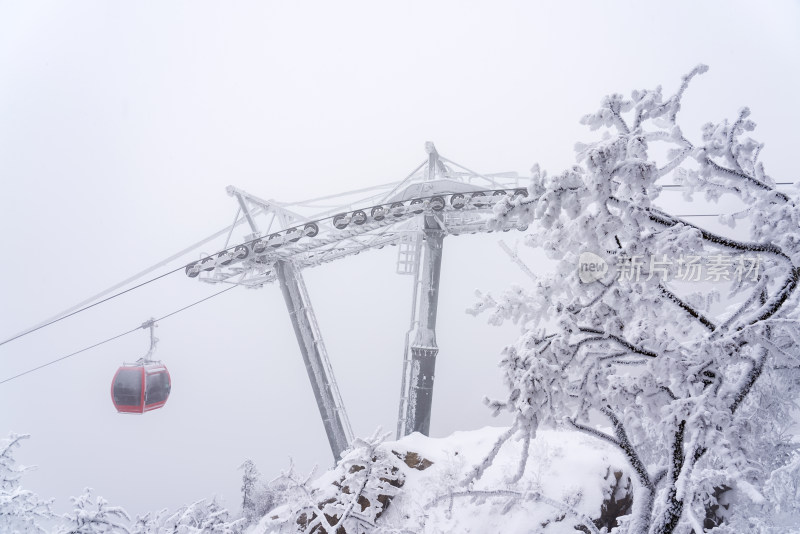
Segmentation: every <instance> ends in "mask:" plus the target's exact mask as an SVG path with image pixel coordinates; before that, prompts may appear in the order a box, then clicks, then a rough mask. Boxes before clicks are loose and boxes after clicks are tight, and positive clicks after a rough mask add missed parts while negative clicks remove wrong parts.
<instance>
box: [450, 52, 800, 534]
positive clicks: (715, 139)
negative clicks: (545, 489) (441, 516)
mask: <svg viewBox="0 0 800 534" xmlns="http://www.w3.org/2000/svg"><path fill="white" fill-rule="evenodd" d="M706 70H707V68H706V67H705V66H699V67H697V68H695V69H694V70H692V71H691V72H690V73H689V74H688V75H687V76H685V77H684V78H683V80H682V84H681V86H680V88H679V90H678V91H677V92H676V93H675V94H674V95H673V96H671V97H668V98H666V97H664V96H663V95H662V91H661V88H660V87H659V88H656V89H654V90H638V91H633V92H632V94H631V97H630V98H625V97H623V96H622V95H619V94H614V95H611V96H608V97H606V98H605V99H604V100H603V101H602V107H601V108H600V110H599V111H597V112H596V113H594V114H590V115H587V116H585V117H584V118H583V119H582V123H584V124H586V125H587V126H589V127H590V128H591V129H592V130H598V129H602V131H603V135H602V137H601V138H599V139H598V140H595V141H594V142H591V143H587V144H578V145H577V146H576V152H577V164H576V165H575V166H574V167H572V168H571V169H569V170H567V171H565V172H563V173H561V174H559V175H555V176H550V175H548V174H547V173H546V172H545V171H543V170H541V169H540V168H539V167H538V165H537V166H535V167H534V168H533V170H532V182H531V184H530V186H529V189H528V193H529V194H528V196H527V197H520V198H517V199H514V200H510V201H508V200H505V201H503V202H502V203H501V204H499V205H497V206H496V208H495V221H496V222H501V221H503V220H505V219H507V218H509V217H519V218H520V219H521V224H528V225H530V227H531V228H532V231H531V233H530V234H529V235H527V236H526V243H527V244H529V245H531V246H534V247H539V248H542V249H544V251H545V252H546V253H547V254H548V256H549V257H550V258H552V259H553V260H555V261H556V262H557V267H556V269H555V272H553V273H552V274H549V275H541V276H538V277H537V279H536V280H534V281H533V283H532V285H531V287H527V288H520V287H515V288H512V289H511V290H509V291H508V292H506V293H505V294H503V295H502V296H499V297H496V298H495V297H492V296H491V295H480V296H479V302H478V303H477V304H476V306H475V309H474V312H475V313H479V312H487V313H489V314H490V322H493V323H501V322H503V321H506V320H512V321H518V322H520V323H521V324H522V325H523V334H522V336H521V337H520V338H519V340H518V341H517V342H516V343H514V344H513V345H510V346H508V347H507V348H506V349H505V350H504V354H503V359H502V362H501V369H502V373H503V375H504V380H505V383H506V385H507V387H508V391H509V393H508V396H507V398H505V399H503V400H498V401H487V402H488V403H489V405H490V407H491V408H492V409H494V410H496V411H498V412H499V411H501V410H507V411H509V412H511V413H512V414H514V416H515V422H514V426H513V428H512V430H511V431H509V432H508V433H506V434H505V435H504V436H503V438H501V441H500V442H499V443H498V444H497V447H495V449H494V450H493V453H492V454H490V455H489V457H488V458H487V459H486V461H485V462H484V463H483V464H481V465H478V466H476V468H475V470H474V471H473V473H472V475H471V476H470V477H469V479H468V480H466V481H465V484H471V483H472V482H473V481H475V480H476V479H478V478H480V477H481V476H482V474H483V472H484V471H485V470H486V469H488V468H490V467H491V462H492V455H493V454H496V453H497V450H499V448H500V447H502V445H503V443H504V441H505V440H508V439H512V438H520V439H526V440H527V439H531V438H532V437H533V436H535V433H536V429H537V427H539V425H552V426H566V427H569V428H573V429H577V430H579V431H581V432H584V433H586V434H588V435H590V436H593V437H595V438H597V439H599V440H602V441H604V442H606V443H609V444H611V445H613V446H614V447H615V448H618V449H619V450H620V451H621V452H622V453H623V454H624V455H625V457H626V458H627V461H628V463H629V464H630V467H631V469H632V472H633V473H635V474H636V480H635V485H636V488H635V495H634V503H633V511H632V513H631V514H630V515H628V516H626V517H625V518H624V519H623V520H622V524H621V526H620V527H619V530H617V532H625V533H636V534H639V533H651V534H668V533H672V532H681V533H688V532H691V531H694V532H697V533H700V532H707V531H708V529H711V528H716V530H714V532H758V531H767V530H769V529H771V528H772V529H777V530H770V532H772V531H776V532H777V531H781V532H788V531H789V529H790V528H791V527H790V526H794V525H798V524H800V516H798V510H797V505H796V503H797V502H798V501H797V497H798V493H797V491H798V490H797V488H798V471H800V470H799V469H798V464H800V462H798V460H797V452H795V450H796V448H797V445H796V444H795V442H793V441H792V439H791V438H792V435H791V427H792V425H793V424H794V420H795V416H796V411H795V410H796V408H795V406H794V404H793V402H794V400H795V399H796V398H797V396H798V391H800V388H798V385H799V384H800V349H799V348H798V347H799V346H800V322H798V320H799V319H800V314H799V313H798V308H797V304H798V296H797V291H796V288H797V285H798V281H800V200H799V199H798V195H797V194H796V193H794V192H792V193H790V192H789V190H788V189H782V188H779V187H778V185H776V182H775V181H774V180H773V179H772V178H771V177H770V176H769V175H768V174H767V173H766V171H765V169H764V166H763V164H762V163H761V162H760V161H759V154H760V152H761V149H762V144H760V143H759V142H757V141H755V140H753V139H752V138H750V137H748V136H747V135H746V133H747V132H750V131H752V130H753V129H754V127H755V123H754V122H753V121H751V120H750V118H749V116H750V111H749V110H748V109H747V108H743V109H741V110H740V111H739V112H738V115H737V116H736V118H735V119H734V120H732V121H727V120H724V121H721V122H718V123H709V124H706V125H705V126H703V128H702V132H700V135H699V136H696V137H693V136H691V135H688V134H686V135H685V134H684V132H683V131H682V129H681V128H680V126H679V125H678V122H677V118H678V114H679V111H680V109H681V100H682V98H683V95H684V92H685V90H686V88H687V86H688V84H689V82H690V80H691V79H692V78H694V77H695V76H696V75H699V74H702V73H703V72H705V71H706ZM784 181H785V180H784ZM664 186H670V187H671V188H672V189H665V187H664ZM676 186H679V187H680V189H682V190H683V193H684V197H685V198H686V199H688V200H690V199H691V198H692V196H693V195H694V194H696V193H702V194H704V195H705V198H706V199H707V200H708V201H719V200H722V201H723V202H721V203H720V204H719V206H720V208H719V209H720V211H730V210H733V211H735V212H734V213H732V214H730V215H728V214H725V215H722V216H720V217H719V221H720V222H721V223H723V224H725V225H727V226H728V227H729V228H723V229H722V230H719V229H717V230H712V229H710V228H709V225H708V223H707V221H709V219H700V221H701V222H702V223H705V224H698V222H697V221H698V219H693V218H689V217H682V216H679V215H677V214H676V213H680V212H681V211H682V210H679V211H677V212H676V210H675V205H674V202H673V203H672V205H670V202H669V201H665V200H664V195H662V193H663V192H664V191H665V190H673V191H674V190H675V188H676ZM748 230H749V232H748ZM748 233H749V235H748ZM719 290H725V291H726V292H727V293H726V294H725V295H724V296H723V297H721V298H720V295H719V293H720V291H719ZM723 306H724V309H722V308H723ZM525 460H526V458H523V459H522V461H523V462H524V461H525ZM520 472H521V471H520ZM718 524H720V525H719V526H717V525H718ZM795 528H797V527H795ZM704 529H706V530H704Z"/></svg>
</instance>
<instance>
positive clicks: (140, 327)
mask: <svg viewBox="0 0 800 534" xmlns="http://www.w3.org/2000/svg"><path fill="white" fill-rule="evenodd" d="M168 274H169V273H168ZM236 287H237V286H235V285H234V286H230V287H227V288H225V289H223V290H222V291H217V292H216V293H213V294H211V295H209V296H207V297H205V298H202V299H200V300H198V301H196V302H193V303H191V304H189V305H188V306H184V307H183V308H180V309H178V310H175V311H173V312H171V313H168V314H167V315H164V316H163V317H159V318H158V319H155V321H156V322H158V321H162V320H164V319H166V318H168V317H172V316H173V315H175V314H177V313H180V312H182V311H184V310H187V309H189V308H191V307H192V306H196V305H198V304H200V303H201V302H205V301H207V300H208V299H211V298H214V297H216V296H218V295H221V294H223V293H225V292H227V291H230V290H231V289H234V288H236ZM76 313H77V312H76ZM141 329H142V325H139V326H137V327H136V328H134V329H132V330H128V331H127V332H123V333H121V334H117V335H116V336H113V337H110V338H108V339H106V340H103V341H100V342H99V343H95V344H94V345H90V346H88V347H85V348H82V349H81V350H77V351H75V352H73V353H70V354H67V355H66V356H62V357H60V358H56V359H55V360H52V361H49V362H47V363H44V364H42V365H40V366H38V367H34V368H33V369H28V370H27V371H23V372H22V373H19V374H18V375H14V376H12V377H10V378H6V379H5V380H0V385H2V384H5V383H6V382H11V381H12V380H14V379H16V378H19V377H21V376H25V375H27V374H30V373H32V372H34V371H38V370H39V369H43V368H45V367H48V366H50V365H53V364H54V363H58V362H60V361H62V360H66V359H67V358H71V357H72V356H76V355H78V354H80V353H82V352H86V351H87V350H90V349H93V348H95V347H99V346H100V345H104V344H106V343H109V342H110V341H114V340H115V339H119V338H121V337H123V336H127V335H128V334H132V333H134V332H138V331H139V330H141Z"/></svg>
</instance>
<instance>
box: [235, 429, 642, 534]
mask: <svg viewBox="0 0 800 534" xmlns="http://www.w3.org/2000/svg"><path fill="white" fill-rule="evenodd" d="M506 430H507V429H505V428H498V427H485V428H482V429H480V430H474V431H469V432H455V433H453V434H451V435H450V436H448V437H445V438H430V437H426V436H423V435H421V434H418V433H415V434H412V435H410V436H407V437H405V438H403V439H401V440H399V441H387V442H383V443H381V444H379V445H378V446H377V447H376V451H375V452H374V453H373V454H372V455H371V456H372V457H373V458H379V460H378V462H380V461H381V460H380V458H385V459H387V461H388V462H389V463H390V464H391V465H392V466H394V467H398V468H399V471H400V473H398V474H397V475H396V477H397V478H398V479H401V480H404V483H403V484H402V487H401V488H400V491H399V492H398V493H397V495H396V496H395V497H394V498H393V499H391V502H390V503H389V505H388V506H387V507H386V509H385V510H384V512H383V513H382V514H380V516H379V517H378V519H377V521H376V522H375V526H376V527H378V528H377V532H463V533H468V532H474V533H482V532H497V531H498V530H499V529H500V528H501V527H500V523H502V531H503V532H504V533H507V534H513V533H517V532H519V533H522V532H525V533H527V532H532V531H535V532H547V533H554V532H570V533H574V532H576V530H575V527H576V526H578V525H581V524H584V525H585V524H586V523H587V522H588V521H589V520H590V519H597V518H598V517H600V511H601V504H602V503H603V501H604V500H605V499H606V498H607V497H608V496H609V495H610V493H611V491H612V488H613V487H614V486H615V483H616V479H615V476H614V472H615V471H616V472H622V473H623V475H622V482H621V484H620V485H619V486H620V488H623V487H624V486H625V483H626V482H627V481H628V477H627V475H625V474H624V473H625V470H626V464H625V461H624V459H623V458H622V457H621V455H620V454H619V453H617V452H616V451H614V450H612V449H611V448H607V447H605V446H604V445H603V444H602V443H600V442H599V441H597V440H592V439H591V438H589V437H587V436H586V435H583V434H579V433H575V432H568V431H554V430H541V431H539V432H538V434H537V436H536V438H535V439H533V440H531V442H530V447H529V457H528V462H527V466H526V469H525V472H524V474H523V476H522V477H521V478H520V479H519V481H517V482H510V479H512V478H513V477H514V476H515V474H516V473H517V470H518V468H519V465H520V459H521V457H522V452H523V450H522V447H523V441H521V440H520V441H514V440H512V441H510V442H508V443H506V444H505V445H504V446H503V447H502V448H501V450H500V452H499V454H498V455H497V457H496V458H495V460H494V462H493V464H492V465H491V466H490V467H489V468H488V469H487V470H486V471H485V473H484V474H483V476H482V477H481V478H480V479H479V480H477V481H474V482H473V483H472V484H469V483H467V484H466V485H465V484H464V481H465V480H467V479H469V478H470V473H471V472H473V470H474V468H475V466H476V465H478V464H480V463H481V462H482V461H483V459H484V458H485V457H486V456H487V454H489V452H490V451H491V450H492V447H493V446H494V444H495V442H496V441H497V439H498V438H499V437H500V436H501V435H502V434H503V433H504V432H505V431H506ZM359 452H360V451H359V450H358V449H356V450H353V451H351V452H350V453H349V454H347V455H346V456H345V458H344V459H343V461H342V462H340V464H339V465H338V466H337V467H336V468H335V469H333V470H331V471H329V472H327V473H325V474H323V475H322V476H321V477H319V478H318V479H316V480H315V481H314V482H311V483H309V484H308V488H307V489H308V490H310V492H309V494H310V495H311V496H312V500H314V501H315V502H322V501H324V500H326V499H331V498H333V497H332V496H333V495H334V494H339V496H340V497H341V496H342V493H344V494H345V495H344V496H345V497H348V496H352V495H353V494H352V493H349V492H348V491H345V492H342V491H341V490H340V488H338V487H337V486H336V484H337V483H340V482H341V480H342V477H343V476H344V474H345V472H347V465H349V464H348V459H351V458H352V457H355V456H357V455H358V454H359ZM428 462H430V463H428ZM351 470H352V469H351ZM343 486H344V487H346V485H344V484H343ZM620 496H621V495H620V492H618V494H617V497H620ZM346 500H347V498H345V499H344V501H345V502H346ZM300 506H301V503H299V502H290V503H288V504H285V505H283V506H281V507H279V508H277V509H275V510H273V511H271V512H270V513H269V514H267V516H266V517H264V519H263V520H262V521H261V522H260V523H259V524H257V525H255V526H253V527H252V528H251V529H250V531H249V532H250V534H261V533H264V534H267V533H277V532H282V530H281V525H283V528H285V529H287V531H288V530H290V529H291V528H295V527H296V524H294V523H295V521H296V519H297V517H298V511H299V509H300ZM356 509H358V507H356ZM334 523H335V521H334ZM324 526H325V525H324V523H323V527H324ZM593 529H594V525H591V526H590V527H588V530H587V531H589V532H593V531H595V530H593ZM353 531H356V530H353ZM347 532H351V530H350V529H349V528H348V530H347Z"/></svg>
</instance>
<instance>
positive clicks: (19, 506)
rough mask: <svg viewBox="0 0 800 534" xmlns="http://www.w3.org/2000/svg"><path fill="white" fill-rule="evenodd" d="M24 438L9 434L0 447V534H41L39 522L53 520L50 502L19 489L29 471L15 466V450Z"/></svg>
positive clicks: (41, 529) (25, 437) (26, 436)
mask: <svg viewBox="0 0 800 534" xmlns="http://www.w3.org/2000/svg"><path fill="white" fill-rule="evenodd" d="M29 437H30V436H28V435H27V434H23V435H20V434H13V433H12V434H11V435H9V437H8V439H6V440H4V441H3V442H2V443H0V532H4V533H8V534H34V533H40V532H41V533H43V532H45V529H44V528H43V527H42V526H41V522H42V521H46V520H48V519H51V518H52V517H53V512H52V510H51V508H50V507H51V504H52V500H49V501H44V500H42V499H40V498H39V497H38V496H37V495H36V494H35V493H33V492H32V491H29V490H26V489H23V488H22V485H21V482H20V479H21V478H22V475H23V474H24V473H25V471H27V470H28V469H30V468H29V467H24V466H20V465H17V462H16V460H15V459H14V450H15V449H16V448H17V447H19V446H20V442H21V441H22V440H23V439H28V438H29Z"/></svg>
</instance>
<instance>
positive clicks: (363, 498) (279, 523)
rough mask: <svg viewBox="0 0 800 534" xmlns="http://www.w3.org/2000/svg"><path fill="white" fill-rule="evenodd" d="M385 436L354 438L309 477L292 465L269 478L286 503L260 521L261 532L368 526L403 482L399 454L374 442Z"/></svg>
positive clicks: (346, 530) (342, 533)
mask: <svg viewBox="0 0 800 534" xmlns="http://www.w3.org/2000/svg"><path fill="white" fill-rule="evenodd" d="M385 438H386V436H379V435H378V433H376V434H375V435H373V436H372V437H370V438H367V439H361V438H356V439H354V440H353V444H352V445H351V448H350V449H348V450H347V451H345V453H344V454H343V456H342V459H341V460H340V461H339V463H338V464H337V466H336V468H335V469H334V470H333V471H330V472H329V473H326V475H325V476H323V477H322V478H320V479H319V480H317V481H315V483H314V484H311V483H310V479H311V475H309V476H308V477H306V478H301V477H299V476H298V475H297V474H296V473H295V472H294V469H293V468H292V467H291V466H290V469H289V470H288V471H287V472H285V473H283V474H282V475H281V477H279V478H278V479H276V480H275V484H276V486H277V487H281V488H283V496H282V500H283V501H285V502H286V503H287V504H286V505H284V506H283V507H281V508H278V509H276V510H275V511H274V514H272V515H270V516H269V517H268V520H267V521H266V522H264V523H263V528H264V530H263V532H303V533H309V534H310V533H315V534H326V533H329V534H333V533H335V534H361V533H365V532H372V530H373V529H374V528H375V523H376V521H377V520H378V518H380V517H381V515H383V513H384V512H385V511H386V509H387V508H388V506H389V504H390V502H391V500H392V499H393V498H394V497H395V496H396V495H397V494H398V492H399V488H401V487H402V486H403V484H404V482H405V477H404V475H403V473H402V472H401V471H400V464H401V463H402V460H401V459H400V458H399V457H398V456H396V455H395V454H392V453H391V452H389V451H387V450H385V449H382V448H379V447H378V446H379V445H380V444H381V443H382V442H383V440H384V439H385Z"/></svg>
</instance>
